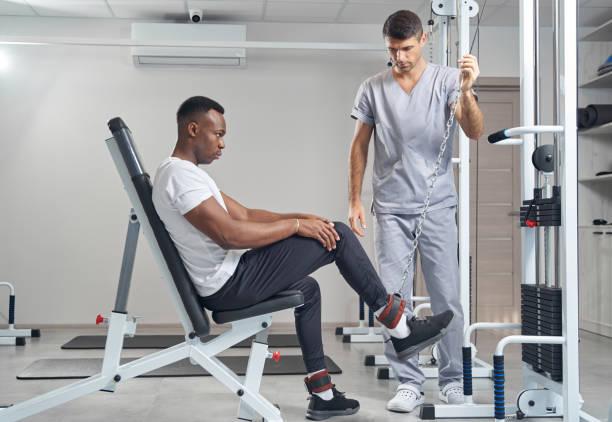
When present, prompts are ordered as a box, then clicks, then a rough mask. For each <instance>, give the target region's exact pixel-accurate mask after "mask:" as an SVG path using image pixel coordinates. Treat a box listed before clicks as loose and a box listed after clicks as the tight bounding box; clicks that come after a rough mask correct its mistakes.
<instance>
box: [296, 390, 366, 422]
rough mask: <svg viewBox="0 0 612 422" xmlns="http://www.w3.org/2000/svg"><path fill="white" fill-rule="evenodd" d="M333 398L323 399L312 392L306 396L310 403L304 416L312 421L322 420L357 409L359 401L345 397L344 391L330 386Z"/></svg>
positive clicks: (355, 411)
mask: <svg viewBox="0 0 612 422" xmlns="http://www.w3.org/2000/svg"><path fill="white" fill-rule="evenodd" d="M332 392H333V393H334V398H333V399H331V400H323V399H322V398H321V397H319V396H317V395H316V394H313V395H312V396H310V397H309V398H308V400H310V404H309V405H308V410H307V411H306V418H307V419H310V420H313V421H322V420H324V419H329V418H331V417H333V416H346V415H353V414H355V413H357V411H358V410H359V402H358V401H357V400H353V399H347V398H346V397H345V395H344V393H342V392H340V391H338V390H336V387H333V388H332Z"/></svg>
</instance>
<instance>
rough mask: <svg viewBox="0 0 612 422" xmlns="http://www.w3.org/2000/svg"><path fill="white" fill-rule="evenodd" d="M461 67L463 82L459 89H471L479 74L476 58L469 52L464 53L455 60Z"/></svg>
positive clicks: (466, 90)
mask: <svg viewBox="0 0 612 422" xmlns="http://www.w3.org/2000/svg"><path fill="white" fill-rule="evenodd" d="M457 62H458V63H459V65H460V67H461V74H463V83H462V84H461V91H462V92H468V91H470V90H471V89H472V87H473V86H474V84H475V83H476V79H478V75H480V69H479V68H478V59H477V58H476V57H475V56H472V55H471V54H466V55H465V56H463V58H461V59H459V60H457Z"/></svg>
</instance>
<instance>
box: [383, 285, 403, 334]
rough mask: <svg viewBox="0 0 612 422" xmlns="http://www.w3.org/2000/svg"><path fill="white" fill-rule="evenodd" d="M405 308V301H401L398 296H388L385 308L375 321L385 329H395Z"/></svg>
mask: <svg viewBox="0 0 612 422" xmlns="http://www.w3.org/2000/svg"><path fill="white" fill-rule="evenodd" d="M405 307H406V301H405V300H402V298H401V296H400V295H398V294H397V293H396V294H394V295H389V301H388V302H387V306H386V307H385V309H384V310H383V311H382V313H381V314H380V315H379V316H377V317H376V319H377V320H378V321H380V323H381V324H383V325H384V326H385V327H387V328H395V327H396V326H397V323H398V322H399V321H400V319H401V317H402V315H403V314H404V308H405Z"/></svg>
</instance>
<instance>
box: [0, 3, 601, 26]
mask: <svg viewBox="0 0 612 422" xmlns="http://www.w3.org/2000/svg"><path fill="white" fill-rule="evenodd" d="M476 1H477V2H478V4H479V6H480V10H481V11H483V9H484V12H483V14H482V20H481V24H482V25H489V26H508V25H518V4H519V2H518V0H476ZM551 1H552V0H541V16H542V17H541V20H542V24H543V25H547V26H548V25H550V22H551V7H550V4H551ZM568 1H571V0H568ZM579 3H580V10H579V22H580V25H581V26H599V25H601V24H602V23H604V22H606V21H608V20H610V19H612V0H580V2H579ZM430 4H431V1H430V0H0V16H1V15H4V16H44V17H79V18H109V19H130V20H170V21H185V20H186V19H187V16H188V9H189V8H200V9H203V10H204V13H205V20H207V21H242V22H245V21H246V22H308V23H373V24H380V23H381V22H383V21H384V19H385V18H386V17H387V16H388V15H389V14H391V13H392V12H394V11H396V10H399V9H410V10H413V11H414V12H416V13H418V14H419V15H420V16H421V17H427V16H429V9H430Z"/></svg>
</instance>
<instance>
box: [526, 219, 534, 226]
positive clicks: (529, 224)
mask: <svg viewBox="0 0 612 422" xmlns="http://www.w3.org/2000/svg"><path fill="white" fill-rule="evenodd" d="M525 224H527V227H531V228H534V227H535V226H536V222H535V221H533V220H527V221H525Z"/></svg>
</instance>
